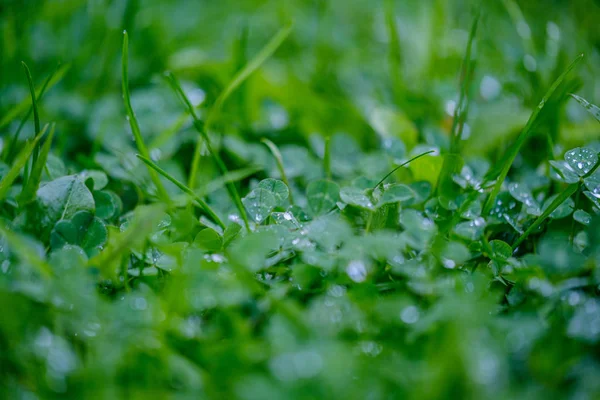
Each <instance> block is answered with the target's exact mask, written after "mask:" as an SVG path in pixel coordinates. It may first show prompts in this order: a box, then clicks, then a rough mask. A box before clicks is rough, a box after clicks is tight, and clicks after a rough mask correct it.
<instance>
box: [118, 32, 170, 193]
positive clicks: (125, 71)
mask: <svg viewBox="0 0 600 400" xmlns="http://www.w3.org/2000/svg"><path fill="white" fill-rule="evenodd" d="M121 66H122V81H121V85H122V90H123V101H124V103H125V111H126V112H127V117H128V120H129V126H130V127H131V131H132V133H133V137H134V139H135V144H136V146H137V148H138V151H139V152H140V153H141V154H142V155H143V156H144V157H146V158H150V153H149V152H148V149H147V148H146V145H145V144H144V139H143V138H142V133H141V132H140V126H139V125H138V122H137V119H136V117H135V113H134V112H133V107H132V106H131V96H130V95H129V39H128V36H127V32H126V31H123V59H122V65H121ZM148 172H149V173H150V178H151V179H152V181H153V182H154V185H155V186H156V190H157V192H158V193H157V194H158V197H159V198H160V199H161V200H163V201H165V202H166V203H169V202H170V201H169V195H168V194H167V191H166V190H165V188H164V186H163V184H162V182H161V181H160V178H159V177H158V175H157V174H156V172H155V171H154V170H152V169H148Z"/></svg>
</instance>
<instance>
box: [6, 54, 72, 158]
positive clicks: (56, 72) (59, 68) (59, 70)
mask: <svg viewBox="0 0 600 400" xmlns="http://www.w3.org/2000/svg"><path fill="white" fill-rule="evenodd" d="M67 69H68V66H61V65H60V63H59V64H58V65H57V66H56V69H55V70H54V71H52V73H51V74H50V75H48V77H47V78H46V80H45V81H44V84H43V85H42V88H41V89H40V90H39V91H38V92H37V94H36V101H37V102H40V100H41V99H42V96H43V95H44V93H45V92H46V90H47V89H48V87H49V85H50V83H51V82H52V81H53V80H54V77H55V76H57V75H60V76H61V77H62V76H63V75H64V73H65V72H66V70H67ZM32 113H33V106H31V107H29V111H27V114H25V116H24V117H23V118H22V119H21V122H20V123H19V126H18V127H17V130H16V131H15V133H14V135H13V137H12V139H11V141H10V142H9V143H8V144H7V146H6V149H5V150H4V154H3V156H4V160H5V161H6V162H7V163H8V164H10V163H11V162H12V160H13V159H14V156H15V154H13V149H14V148H15V147H16V145H17V141H18V140H19V135H20V134H21V130H23V127H24V126H25V123H26V122H27V120H28V119H29V117H30V116H31V114H32Z"/></svg>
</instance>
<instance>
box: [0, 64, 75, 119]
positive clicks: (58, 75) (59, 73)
mask: <svg viewBox="0 0 600 400" xmlns="http://www.w3.org/2000/svg"><path fill="white" fill-rule="evenodd" d="M69 67H70V65H68V64H66V65H63V66H61V67H60V68H58V69H57V70H56V71H55V72H54V73H53V75H51V78H50V79H49V80H48V83H47V84H45V85H44V86H43V87H42V88H41V89H40V90H39V91H37V92H36V99H38V100H39V99H41V97H42V94H43V93H44V92H45V91H47V90H50V89H51V88H52V87H53V86H54V85H56V84H57V83H58V82H59V81H60V80H61V79H62V78H63V77H64V76H65V74H66V73H67V71H68V70H69ZM28 107H29V109H30V112H31V111H32V110H31V101H30V100H29V99H24V100H23V101H22V102H20V103H19V104H17V105H16V106H15V107H13V108H12V109H11V110H10V111H8V112H7V113H6V114H4V116H3V117H2V119H1V120H0V129H1V128H3V127H5V126H6V125H8V124H9V123H10V122H11V121H13V120H14V119H15V118H16V117H17V116H18V115H20V114H22V113H23V112H25V111H26V110H27V109H28ZM28 115H29V114H28Z"/></svg>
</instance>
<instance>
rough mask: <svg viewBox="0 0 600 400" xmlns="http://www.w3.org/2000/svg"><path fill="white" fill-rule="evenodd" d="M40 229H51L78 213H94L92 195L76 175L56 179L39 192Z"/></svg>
mask: <svg viewBox="0 0 600 400" xmlns="http://www.w3.org/2000/svg"><path fill="white" fill-rule="evenodd" d="M36 205H37V209H38V212H39V213H40V214H41V215H40V221H39V224H40V227H39V228H40V229H51V228H52V227H53V226H54V224H56V222H58V221H59V220H61V219H71V218H72V217H73V216H74V215H75V213H77V212H78V211H90V212H94V209H95V204H94V198H93V196H92V193H91V192H90V191H89V189H88V188H87V186H85V184H84V183H83V181H82V180H81V178H79V177H78V176H76V175H68V176H64V177H62V178H58V179H55V180H53V181H51V182H48V183H47V184H45V185H44V186H42V187H41V188H40V189H39V190H38V191H37V202H36Z"/></svg>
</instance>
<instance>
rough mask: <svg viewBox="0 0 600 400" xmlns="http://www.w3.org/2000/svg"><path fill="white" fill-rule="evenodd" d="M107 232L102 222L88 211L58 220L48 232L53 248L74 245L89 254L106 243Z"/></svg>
mask: <svg viewBox="0 0 600 400" xmlns="http://www.w3.org/2000/svg"><path fill="white" fill-rule="evenodd" d="M107 237H108V232H107V230H106V226H105V225H104V223H103V222H102V221H101V220H100V219H99V218H97V217H95V216H94V215H93V214H92V213H91V212H89V211H79V212H77V213H75V215H73V217H72V218H71V219H70V220H65V219H63V220H60V221H58V222H57V223H56V225H54V229H52V232H51V234H50V246H51V247H52V248H53V249H58V248H61V247H63V246H65V245H67V244H71V245H76V246H79V247H81V248H82V249H84V250H85V252H86V253H87V254H88V255H90V254H93V253H94V250H96V249H97V248H98V247H100V246H102V245H103V244H104V243H106V240H107Z"/></svg>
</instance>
